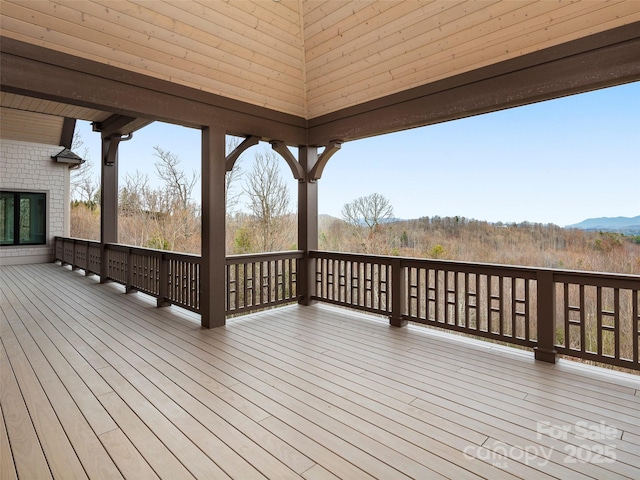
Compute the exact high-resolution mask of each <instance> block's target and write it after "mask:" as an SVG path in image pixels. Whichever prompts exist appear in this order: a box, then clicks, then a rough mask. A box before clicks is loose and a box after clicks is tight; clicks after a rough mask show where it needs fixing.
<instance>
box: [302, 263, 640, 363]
mask: <svg viewBox="0 0 640 480" xmlns="http://www.w3.org/2000/svg"><path fill="white" fill-rule="evenodd" d="M310 257H311V258H313V259H315V275H316V282H315V284H316V286H315V294H314V295H313V297H312V298H314V299H315V300H319V301H322V302H328V303H333V304H337V305H342V306H345V307H350V308H355V309H358V310H364V311H367V312H373V313H378V314H382V315H388V316H389V317H390V319H391V323H392V324H394V325H402V324H404V323H405V322H407V321H412V322H418V323H422V324H425V325H429V326H434V327H439V328H445V329H448V330H455V331H458V332H463V333H468V334H471V335H476V336H480V337H485V338H490V339H492V340H498V341H502V342H506V343H509V344H516V345H521V346H525V347H531V348H534V349H535V350H536V358H540V359H543V360H547V361H553V359H554V358H555V353H556V352H557V353H560V354H564V355H568V356H573V357H579V358H583V359H587V360H593V361H596V362H601V363H606V364H612V365H616V366H621V367H625V368H631V369H635V370H640V363H639V358H638V357H639V355H640V352H639V347H638V342H639V338H640V313H639V307H638V306H639V304H640V276H638V275H617V274H605V273H594V272H574V271H566V270H553V269H541V268H530V267H513V266H506V265H493V264H478V263H465V262H450V261H439V260H427V259H414V258H400V257H381V256H374V255H357V254H348V253H336V252H319V251H312V252H310Z"/></svg>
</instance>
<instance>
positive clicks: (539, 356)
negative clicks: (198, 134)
mask: <svg viewBox="0 0 640 480" xmlns="http://www.w3.org/2000/svg"><path fill="white" fill-rule="evenodd" d="M533 351H534V355H535V359H536V360H540V361H542V362H547V363H556V355H557V354H558V352H557V350H546V349H542V348H538V347H534V348H533Z"/></svg>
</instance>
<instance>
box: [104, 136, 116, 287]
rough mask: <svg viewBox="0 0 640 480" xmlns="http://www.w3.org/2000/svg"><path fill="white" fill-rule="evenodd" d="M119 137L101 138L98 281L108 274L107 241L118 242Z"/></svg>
mask: <svg viewBox="0 0 640 480" xmlns="http://www.w3.org/2000/svg"><path fill="white" fill-rule="evenodd" d="M119 140H120V139H119V137H116V138H112V137H106V138H105V137H104V136H103V138H102V159H101V160H102V161H101V162H100V164H101V175H100V283H105V282H106V281H107V277H108V274H109V256H108V255H109V252H108V250H107V243H117V242H118V143H119Z"/></svg>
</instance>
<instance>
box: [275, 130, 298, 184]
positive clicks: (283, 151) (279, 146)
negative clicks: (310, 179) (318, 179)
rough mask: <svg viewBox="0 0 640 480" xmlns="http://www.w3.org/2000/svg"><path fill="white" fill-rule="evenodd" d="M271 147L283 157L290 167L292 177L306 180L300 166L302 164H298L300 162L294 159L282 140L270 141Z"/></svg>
mask: <svg viewBox="0 0 640 480" xmlns="http://www.w3.org/2000/svg"><path fill="white" fill-rule="evenodd" d="M271 148H273V149H274V150H275V151H276V152H278V153H279V154H280V155H281V156H282V158H284V159H285V161H286V162H287V164H288V165H289V168H291V172H293V178H295V179H296V180H298V181H300V182H304V181H305V180H306V175H305V171H304V169H303V168H302V165H300V162H298V160H296V157H294V156H293V153H291V150H289V149H288V148H287V146H286V145H285V144H284V142H281V141H280V140H273V141H272V142H271Z"/></svg>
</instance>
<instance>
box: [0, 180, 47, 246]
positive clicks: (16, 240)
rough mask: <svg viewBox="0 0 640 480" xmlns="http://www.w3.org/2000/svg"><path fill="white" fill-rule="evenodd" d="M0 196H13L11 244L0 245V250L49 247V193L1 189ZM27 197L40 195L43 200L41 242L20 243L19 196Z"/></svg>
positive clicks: (1, 226) (0, 226)
mask: <svg viewBox="0 0 640 480" xmlns="http://www.w3.org/2000/svg"><path fill="white" fill-rule="evenodd" d="M0 194H2V196H5V195H7V194H9V195H13V215H14V226H13V241H12V243H0V248H29V247H42V246H46V245H49V192H47V191H43V190H17V189H1V190H0ZM22 195H24V196H27V195H42V196H43V198H44V207H43V212H42V213H43V217H44V218H42V221H43V225H44V235H43V237H42V241H41V242H37V243H34V242H28V243H22V242H21V239H20V200H21V196H22ZM0 228H4V225H0Z"/></svg>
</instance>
